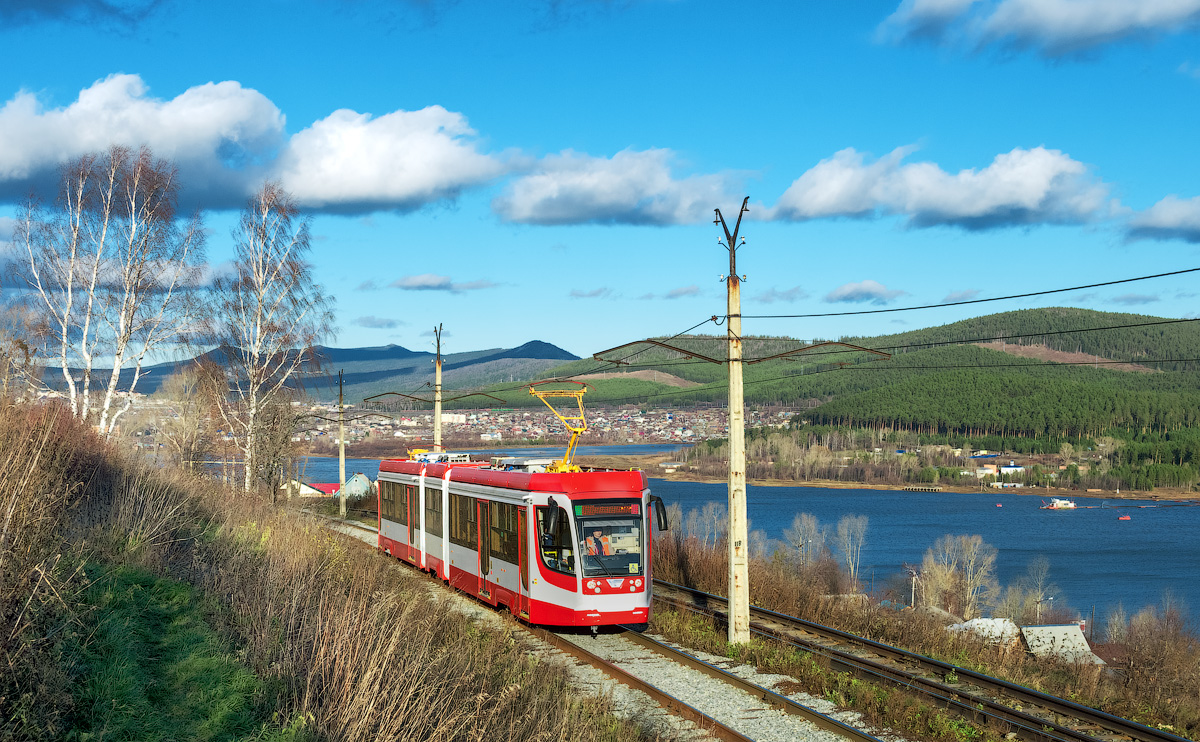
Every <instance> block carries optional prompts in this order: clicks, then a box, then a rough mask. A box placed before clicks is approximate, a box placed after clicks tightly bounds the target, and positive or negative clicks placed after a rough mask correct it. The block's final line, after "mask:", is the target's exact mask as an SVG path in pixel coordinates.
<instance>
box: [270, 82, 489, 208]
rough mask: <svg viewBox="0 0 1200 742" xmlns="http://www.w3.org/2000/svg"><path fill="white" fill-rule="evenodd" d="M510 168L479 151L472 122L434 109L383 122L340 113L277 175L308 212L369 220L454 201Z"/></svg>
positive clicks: (292, 153)
mask: <svg viewBox="0 0 1200 742" xmlns="http://www.w3.org/2000/svg"><path fill="white" fill-rule="evenodd" d="M505 169H506V166H505V164H504V163H503V162H502V161H501V160H500V159H498V158H496V157H494V156H492V155H488V154H484V153H482V152H480V151H479V140H478V138H477V136H476V132H475V131H474V130H473V129H471V127H470V126H468V125H467V119H466V117H465V116H463V115H462V114H460V113H454V112H452V111H447V110H446V109H445V108H443V107H441V106H429V107H427V108H422V109H421V110H419V111H395V112H392V113H388V114H385V115H383V116H379V117H376V118H372V117H371V115H370V114H365V113H356V112H354V111H350V110H345V109H343V110H340V111H334V112H333V113H331V114H330V115H329V116H327V117H325V118H323V119H321V120H320V121H317V122H316V123H314V124H313V125H312V126H310V127H308V128H306V129H304V130H303V131H300V132H299V133H297V134H296V135H295V136H293V137H292V138H291V140H290V141H289V142H288V144H287V147H286V148H285V149H284V151H283V153H282V154H281V156H280V158H279V162H278V164H277V167H276V173H277V176H278V178H279V180H280V182H281V183H282V184H283V187H284V188H286V189H287V190H288V191H290V192H291V193H292V195H293V196H295V197H296V200H297V201H299V202H300V203H301V204H302V205H304V206H307V207H310V208H316V209H324V210H328V211H335V212H343V213H362V212H368V211H373V210H378V209H395V210H399V211H411V210H413V209H416V208H419V207H421V206H423V205H425V204H427V203H430V202H433V201H440V200H443V199H452V198H454V197H456V196H457V195H458V194H459V193H460V192H461V191H462V190H463V189H464V188H469V187H471V186H475V185H479V184H481V183H485V182H487V181H489V180H491V179H493V178H495V177H497V176H498V175H500V174H502V173H503V172H504V171H505Z"/></svg>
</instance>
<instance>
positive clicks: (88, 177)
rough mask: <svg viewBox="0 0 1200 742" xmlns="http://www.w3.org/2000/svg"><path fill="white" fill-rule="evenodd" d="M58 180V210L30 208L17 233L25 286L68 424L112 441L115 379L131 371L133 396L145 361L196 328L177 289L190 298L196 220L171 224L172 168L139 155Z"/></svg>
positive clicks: (85, 160)
mask: <svg viewBox="0 0 1200 742" xmlns="http://www.w3.org/2000/svg"><path fill="white" fill-rule="evenodd" d="M63 173H64V175H63V179H62V186H61V194H60V198H59V202H58V205H57V207H56V208H55V209H53V210H51V211H50V212H49V213H43V211H42V210H40V209H37V208H35V207H34V206H33V205H32V204H31V205H30V207H29V208H28V209H27V211H26V218H25V219H24V220H23V222H22V224H21V227H20V229H19V230H18V236H19V239H20V240H21V242H22V244H23V246H24V247H25V252H26V257H27V258H28V261H29V264H28V267H27V270H26V271H25V280H26V282H27V283H28V284H29V286H30V287H31V288H32V289H33V290H34V293H35V294H36V296H37V297H38V299H39V300H40V301H39V305H40V307H41V313H42V315H43V322H42V325H43V327H44V328H45V335H46V338H47V339H48V340H50V341H51V344H52V345H54V346H56V347H55V358H56V361H57V363H58V365H59V367H60V369H61V371H62V374H63V380H64V384H65V386H66V389H67V395H68V397H69V400H70V405H71V410H72V412H73V414H75V415H76V416H77V417H79V418H80V419H83V420H86V421H88V422H91V423H92V424H93V425H95V426H96V427H97V428H98V430H99V431H100V432H101V433H103V434H105V435H111V434H112V433H113V432H114V431H115V429H116V426H117V421H118V420H119V418H120V416H121V414H122V413H123V412H124V411H125V410H127V409H128V408H129V403H130V400H129V399H127V400H126V403H125V405H124V406H118V407H116V408H114V403H115V401H116V399H117V395H118V394H119V392H120V391H121V389H120V378H121V371H122V370H123V369H124V368H125V367H126V365H127V364H128V363H129V362H131V361H132V362H133V364H134V374H133V381H132V383H131V385H130V388H129V389H128V390H127V391H128V392H131V393H132V392H133V390H134V388H135V387H136V384H137V381H138V379H139V378H140V377H141V375H142V373H141V369H142V364H143V362H144V361H145V359H146V358H147V357H148V356H151V355H153V354H154V353H155V352H156V351H157V350H159V349H161V348H164V346H166V345H169V344H173V343H178V342H179V341H180V339H181V336H182V335H183V334H185V332H186V330H187V329H188V328H189V327H190V326H191V325H192V324H193V323H194V322H195V316H194V315H195V309H196V306H197V304H196V302H195V301H194V300H193V299H194V297H191V296H184V295H183V293H184V292H183V291H182V289H184V288H189V289H192V288H196V286H195V283H196V282H197V279H198V276H199V273H200V269H201V263H202V259H203V230H202V229H201V225H200V220H199V218H198V217H194V218H193V219H192V220H191V221H190V222H189V223H187V224H186V225H182V226H181V225H180V224H179V223H178V220H177V216H176V202H177V197H178V184H177V182H176V178H175V169H174V166H173V165H172V164H171V163H169V162H166V161H164V160H160V159H155V158H154V156H153V155H152V154H151V153H150V151H149V150H147V149H145V148H143V149H141V150H138V151H137V152H132V151H131V150H129V149H127V148H124V147H112V148H110V149H109V150H108V151H107V152H106V153H105V154H103V155H87V156H85V157H81V158H79V159H77V160H75V161H73V162H71V163H70V164H68V165H67V166H66V167H65V168H64V170H63ZM106 360H107V361H110V362H111V370H110V372H109V374H108V378H107V380H105V381H104V383H103V385H102V390H101V392H102V393H100V394H98V395H94V394H93V389H92V375H93V373H94V372H95V371H96V366H97V364H99V363H102V362H103V361H106ZM73 370H76V371H77V372H78V373H79V374H80V377H79V378H78V379H76V378H75V375H74V373H72V371H73ZM97 396H98V397H99V399H94V397H97Z"/></svg>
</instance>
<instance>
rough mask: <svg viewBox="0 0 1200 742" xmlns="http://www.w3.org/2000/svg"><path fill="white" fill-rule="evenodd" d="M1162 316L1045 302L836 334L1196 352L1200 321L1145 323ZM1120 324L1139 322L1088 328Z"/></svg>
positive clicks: (1113, 352) (1126, 356)
mask: <svg viewBox="0 0 1200 742" xmlns="http://www.w3.org/2000/svg"><path fill="white" fill-rule="evenodd" d="M1164 321H1169V320H1168V318H1164V317H1152V316H1147V315H1142V314H1125V313H1120V312H1095V311H1092V310H1090V309H1075V308H1071V307H1051V308H1048V309H1020V310H1017V311H1015V312H1002V313H1000V314H989V315H986V316H983V317H974V318H972V319H965V320H962V321H959V322H953V323H951V324H948V325H941V326H939V327H926V328H924V329H920V330H912V331H910V332H902V333H898V334H895V335H876V336H871V337H846V338H842V340H843V341H845V342H848V343H854V344H855V345H862V346H865V347H868V348H878V347H884V346H887V347H896V351H895V352H897V353H904V352H906V351H907V350H909V349H906V348H905V347H904V346H920V345H922V344H925V343H938V342H948V341H975V340H1001V341H1003V342H1005V343H1010V344H1013V345H1026V346H1028V345H1042V346H1045V347H1048V348H1050V349H1052V350H1058V351H1064V352H1068V353H1086V354H1088V355H1094V356H1100V357H1102V358H1109V359H1112V360H1120V361H1133V362H1137V361H1138V360H1142V359H1169V358H1200V322H1180V323H1176V324H1150V323H1156V322H1164ZM1124 325H1143V326H1141V327H1123V328H1122V329H1115V330H1108V329H1104V330H1096V329H1094V328H1109V327H1121V326H1124ZM1087 330H1092V331H1091V332H1087ZM1042 333H1060V334H1042ZM913 350H915V348H914V349H913ZM1184 367H1185V364H1180V363H1168V364H1156V365H1155V368H1160V369H1164V370H1180V369H1182V368H1184Z"/></svg>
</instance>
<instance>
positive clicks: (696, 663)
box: [622, 631, 880, 742]
mask: <svg viewBox="0 0 1200 742" xmlns="http://www.w3.org/2000/svg"><path fill="white" fill-rule="evenodd" d="M622 636H623V637H625V638H626V639H629V640H630V641H632V642H633V643H635V644H638V645H640V646H642V647H644V648H645V649H649V650H650V651H652V652H657V653H658V654H661V655H663V656H664V657H666V658H667V659H669V660H671V661H672V662H675V663H678V664H681V665H686V666H688V667H690V668H692V669H694V670H698V671H700V672H702V673H704V674H705V675H708V676H709V677H711V678H715V679H717V680H720V681H721V682H723V683H727V684H729V685H732V686H734V687H735V688H738V689H740V690H742V691H745V692H746V693H749V694H750V695H751V696H753V697H754V698H757V699H759V700H761V701H763V702H764V703H766V704H767V705H769V706H771V707H772V708H776V709H779V710H780V711H784V712H786V713H789V714H793V715H795V716H800V717H802V718H804V719H805V720H807V721H809V722H810V723H812V724H814V725H815V726H816V727H817V728H819V729H823V730H825V731H827V732H832V733H834V734H837V735H840V736H843V737H849V738H851V739H855V740H860V742H880V740H879V738H878V737H874V736H872V735H870V734H867V733H866V732H864V731H862V730H861V729H855V728H854V727H852V726H850V725H849V724H844V723H842V722H840V721H838V720H837V719H834V718H833V717H831V716H826V715H825V714H822V713H821V712H820V711H817V710H816V709H813V708H809V707H808V706H805V705H804V704H802V703H798V702H796V701H793V700H792V699H790V698H788V697H787V696H785V695H782V694H780V693H776V692H775V691H773V690H771V689H770V688H765V687H763V686H761V685H758V684H757V683H752V682H750V681H749V680H746V679H745V678H741V677H738V676H737V675H734V674H733V673H731V672H729V671H728V670H724V669H722V668H720V667H717V666H716V665H713V664H711V663H709V662H705V661H704V660H702V659H700V658H699V657H695V656H693V655H690V654H688V653H687V652H683V651H680V650H678V649H676V648H675V647H672V646H670V645H668V644H664V643H663V642H660V641H657V640H655V639H651V638H650V637H648V636H645V635H644V634H640V633H638V632H636V631H627V632H626V633H624V634H622Z"/></svg>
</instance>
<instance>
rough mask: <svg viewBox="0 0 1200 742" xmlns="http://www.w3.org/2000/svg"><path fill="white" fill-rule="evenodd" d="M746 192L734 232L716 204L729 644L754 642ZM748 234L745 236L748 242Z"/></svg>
mask: <svg viewBox="0 0 1200 742" xmlns="http://www.w3.org/2000/svg"><path fill="white" fill-rule="evenodd" d="M749 202H750V197H749V196H747V197H746V198H745V200H744V201H742V209H741V211H739V212H738V218H737V223H736V224H735V225H734V228H733V233H732V234H730V232H729V226H728V225H726V224H725V218H724V217H722V216H721V210H720V209H714V211H715V212H716V216H715V217H714V219H713V224H716V225H719V226H720V227H721V229H722V230H723V231H724V232H725V242H721V240H720V239H719V238H718V240H717V243H718V244H721V245H724V246H725V248H726V249H727V250H728V251H729V276H728V277H727V278H726V284H725V285H726V287H727V288H728V309H727V312H728V314H727V317H726V322H727V328H728V331H729V332H728V335H729V539H728V540H729V643H730V644H746V643H748V642H749V641H750V576H749V555H748V549H747V541H748V536H747V534H746V414H745V400H744V399H743V394H742V281H743V280H744V279H742V278H740V277H739V276H738V273H737V249H738V247H739V246H738V243H737V239H738V229H740V228H741V226H742V216H743V215H744V214H745V213H746V212H747V211H749V209H748V208H747V206H746V204H748V203H749ZM745 242H746V238H744V237H743V238H742V243H743V244H745Z"/></svg>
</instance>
